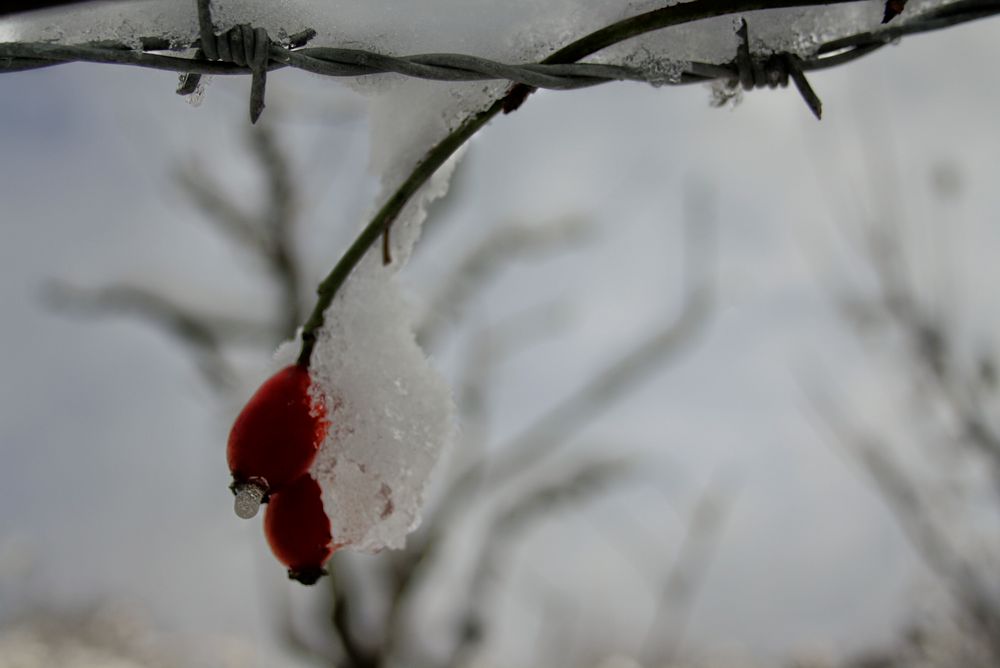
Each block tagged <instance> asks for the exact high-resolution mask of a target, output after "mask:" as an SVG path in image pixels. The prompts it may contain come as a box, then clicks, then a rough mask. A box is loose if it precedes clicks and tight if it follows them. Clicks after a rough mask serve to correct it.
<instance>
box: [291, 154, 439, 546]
mask: <svg viewBox="0 0 1000 668" xmlns="http://www.w3.org/2000/svg"><path fill="white" fill-rule="evenodd" d="M457 159H458V157H457V156H456V157H455V158H453V159H452V160H450V161H449V162H448V163H446V164H445V165H444V166H443V167H442V168H441V169H439V170H438V172H437V173H436V174H435V175H434V177H433V178H432V179H431V181H430V182H429V183H428V184H427V185H426V186H424V187H423V188H422V189H421V190H420V192H418V194H417V195H416V196H415V197H414V198H413V201H411V202H410V204H409V205H407V207H406V208H404V210H403V212H402V214H401V215H400V217H399V218H398V219H397V220H396V222H395V223H394V225H393V227H392V235H391V239H392V241H393V243H392V249H393V253H392V254H393V263H392V265H390V266H388V267H386V266H383V264H382V258H381V254H380V253H378V252H376V251H372V252H369V253H368V255H367V256H366V257H365V259H364V260H362V262H361V263H360V264H359V266H358V267H357V268H356V269H355V271H354V273H352V274H351V277H350V279H349V280H348V282H347V283H346V284H345V285H344V287H343V288H342V289H341V291H340V292H339V293H338V295H337V297H336V298H335V299H334V301H333V304H332V305H331V306H330V308H329V309H327V312H326V319H325V323H324V326H323V327H322V328H321V329H320V330H319V332H318V333H317V341H316V347H315V349H314V351H313V354H312V362H311V364H310V376H311V377H312V380H313V391H314V393H315V396H314V399H315V400H316V401H321V402H323V403H324V405H325V406H326V414H327V416H328V418H329V420H330V423H331V424H330V429H329V431H328V433H327V437H326V439H325V441H324V442H323V444H322V445H321V446H320V449H319V451H318V453H317V455H316V460H315V462H314V463H313V465H312V467H311V468H310V474H311V475H312V476H313V478H315V479H316V481H317V482H319V484H320V487H321V488H322V490H323V505H324V508H325V510H326V512H327V515H328V517H329V518H330V528H331V533H332V534H333V539H334V543H335V545H336V547H338V548H341V547H347V548H350V549H354V550H359V551H364V552H377V551H379V550H381V549H383V548H401V547H403V545H404V544H405V540H406V536H407V534H408V533H410V532H411V531H413V530H414V529H415V528H416V527H417V525H418V524H419V523H420V512H421V508H422V506H423V502H424V496H425V493H426V490H427V487H428V485H429V483H430V480H431V477H432V473H433V471H434V468H435V465H436V464H437V462H438V461H439V460H440V459H441V457H442V455H443V453H444V451H445V450H446V449H447V447H448V445H449V444H450V443H451V441H452V440H453V436H454V431H455V418H454V413H455V409H454V404H453V401H452V397H451V391H450V389H449V388H448V386H447V384H446V383H445V381H444V380H443V379H442V378H441V377H440V376H439V375H438V373H437V372H436V371H435V370H434V369H433V368H432V366H431V364H430V362H429V360H428V359H427V356H426V355H425V354H424V352H423V350H421V349H420V347H419V346H418V345H417V343H416V339H415V336H414V333H413V326H412V322H413V317H412V313H411V309H410V307H409V305H408V304H407V302H406V300H405V299H404V296H403V293H402V290H401V288H400V284H399V281H398V278H397V275H396V271H397V270H398V268H399V267H401V266H402V265H403V264H404V263H405V262H406V260H407V258H408V257H409V255H410V253H411V251H412V249H413V246H414V244H415V243H416V241H417V239H418V237H419V234H420V225H421V223H422V222H423V220H424V218H425V217H426V215H427V214H426V206H427V204H428V203H429V202H430V201H431V200H433V199H435V198H436V197H440V196H442V195H444V193H445V192H446V191H447V187H448V181H449V178H450V176H451V173H452V171H453V170H454V166H455V163H456V161H457ZM394 185H395V184H388V183H387V184H386V186H387V187H386V192H385V195H384V196H383V198H382V199H384V198H385V197H387V196H388V194H390V193H391V191H392V189H393V187H394ZM297 352H298V341H297V340H296V341H291V342H288V343H286V344H285V345H284V346H282V348H281V349H279V351H278V353H277V354H276V358H277V359H278V363H279V365H284V364H287V363H290V362H291V361H292V360H293V359H294V358H295V355H296V354H297Z"/></svg>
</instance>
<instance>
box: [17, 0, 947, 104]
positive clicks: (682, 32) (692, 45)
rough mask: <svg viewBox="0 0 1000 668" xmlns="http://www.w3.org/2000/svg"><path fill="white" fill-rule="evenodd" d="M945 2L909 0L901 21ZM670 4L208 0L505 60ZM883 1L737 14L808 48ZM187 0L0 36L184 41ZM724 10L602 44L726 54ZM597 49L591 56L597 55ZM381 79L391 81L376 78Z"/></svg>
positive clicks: (31, 19)
mask: <svg viewBox="0 0 1000 668" xmlns="http://www.w3.org/2000/svg"><path fill="white" fill-rule="evenodd" d="M944 1H945V0H923V1H922V2H919V1H917V0H911V2H910V3H908V6H907V9H906V11H905V12H904V15H903V17H902V20H904V21H905V19H906V17H907V16H908V15H913V14H914V13H916V12H919V11H921V10H925V9H928V8H930V7H934V6H937V5H940V4H943V2H944ZM671 4H678V3H674V2H670V1H669V0H668V1H664V0H633V1H632V2H625V3H621V2H608V1H607V0H546V2H538V1H537V0H507V1H505V2H495V0H411V1H410V2H403V3H400V2H392V3H388V2H379V1H377V0H371V1H368V2H357V1H356V0H297V1H291V0H288V1H285V2H276V1H275V0H213V1H212V5H211V6H212V12H213V19H214V23H215V26H216V28H217V29H218V30H220V31H221V30H226V29H228V28H231V27H232V26H234V25H237V24H242V23H249V24H252V25H254V26H255V27H262V28H266V29H267V30H268V31H269V32H270V34H271V35H272V37H275V38H277V39H279V40H280V39H282V38H283V37H286V36H288V35H291V34H295V33H298V32H300V31H302V30H303V29H305V28H311V29H313V30H315V31H316V37H315V38H314V39H313V41H312V45H315V46H337V47H349V48H360V49H371V50H374V51H378V52H382V53H389V54H394V55H405V54H412V53H429V52H431V53H442V52H455V53H466V54H471V55H477V56H484V57H488V58H496V59H501V60H506V61H509V62H525V61H535V60H538V59H539V58H542V57H544V56H546V55H548V54H549V53H551V52H552V51H553V50H555V49H557V48H559V47H560V46H563V45H565V44H567V43H569V42H570V41H573V40H574V39H577V38H578V37H581V36H582V35H585V34H586V33H588V32H591V31H593V30H597V29H598V28H601V27H604V26H606V25H608V24H610V23H613V22H615V21H618V20H620V19H623V18H626V17H628V16H634V15H636V14H640V13H643V12H646V11H649V10H652V9H657V8H660V7H664V6H667V5H671ZM884 4H885V3H884V0H863V1H861V2H850V3H843V4H838V5H830V6H816V7H800V8H787V9H772V10H759V11H753V12H745V13H743V14H742V16H744V17H746V18H747V20H748V22H749V23H750V30H751V35H752V39H753V41H754V45H755V46H756V47H757V48H759V49H761V50H762V51H765V52H767V51H774V50H784V49H792V50H797V51H802V52H807V51H808V50H809V49H810V48H813V47H815V45H816V44H818V43H819V42H820V41H823V40H828V39H833V38H836V37H842V36H845V35H848V34H852V33H855V32H858V31H861V30H871V29H875V28H878V27H879V26H880V24H881V19H882V15H883V11H884ZM195 7H196V3H195V0H119V1H116V2H104V3H102V2H91V3H87V4H85V5H76V6H71V7H66V8H60V9H55V10H50V11H44V12H38V13H29V14H23V15H18V16H15V17H13V18H8V19H4V20H3V21H0V36H2V37H3V39H4V40H22V41H48V40H53V41H58V42H63V43H75V42H84V41H92V40H116V41H120V42H124V43H126V44H138V40H139V38H141V37H149V36H160V37H168V38H170V39H172V40H174V41H175V42H177V43H182V42H184V41H185V40H186V41H187V42H188V43H189V42H190V41H191V40H193V39H194V38H195V37H196V36H197V34H198V25H197V19H196V14H195ZM735 45H736V42H735V37H734V28H733V20H732V17H718V18H713V19H706V20H701V21H695V22H692V23H688V24H685V25H681V26H675V27H671V28H667V29H663V30H658V31H655V32H652V33H648V34H646V35H643V36H641V37H638V38H634V39H631V40H627V41H626V42H624V43H622V44H621V45H617V46H614V47H612V52H614V53H620V54H623V55H631V56H632V57H635V56H636V55H637V54H641V53H642V52H647V53H650V54H655V55H656V56H657V57H659V58H662V59H664V60H667V61H685V60H703V61H705V62H711V63H721V62H727V61H729V60H731V59H732V57H733V55H734V54H735ZM605 57H606V56H597V58H598V59H603V58H605ZM378 80H379V81H380V82H382V85H384V86H391V85H394V83H395V82H398V81H400V80H401V77H395V76H391V75H388V76H386V75H383V76H380V77H378Z"/></svg>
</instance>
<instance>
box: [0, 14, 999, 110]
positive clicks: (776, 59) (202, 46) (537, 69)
mask: <svg viewBox="0 0 1000 668" xmlns="http://www.w3.org/2000/svg"><path fill="white" fill-rule="evenodd" d="M197 1H198V9H199V24H200V33H201V35H200V37H199V38H198V39H196V40H195V41H194V42H192V43H190V44H178V43H176V42H174V41H171V40H169V39H166V38H162V37H145V38H140V39H138V40H136V45H137V47H138V48H135V47H133V46H129V45H126V44H122V43H116V42H108V41H102V42H94V43H86V44H57V43H47V42H7V43H0V72H15V71H23V70H30V69H36V68H42V67H50V66H53V65H59V64H63V63H70V62H90V63H105V64H121V65H133V66H137V67H147V68H153V69H160V70H169V71H175V72H181V73H187V75H188V76H187V77H185V78H184V79H182V82H181V85H180V86H179V88H178V92H179V93H181V94H188V93H191V92H192V91H193V90H194V89H195V87H196V83H197V77H198V76H199V75H202V74H216V75H239V74H244V75H245V74H251V75H253V77H254V85H253V87H252V91H251V119H252V120H254V121H256V119H257V117H258V116H259V115H260V112H261V110H262V109H263V99H264V80H265V75H266V73H267V72H268V71H272V70H277V69H281V68H284V67H293V68H297V69H301V70H305V71H308V72H312V73H315V74H320V75H324V76H330V77H350V78H357V77H363V76H370V75H376V74H386V73H394V74H398V75H402V76H405V77H412V78H416V79H429V80H436V81H447V82H462V81H490V80H505V81H509V82H511V83H513V84H519V85H520V86H521V87H522V88H521V93H520V94H521V95H522V96H523V95H524V94H525V90H526V89H527V90H531V89H536V88H545V89H553V90H569V89H576V88H584V87H588V86H594V85H597V84H601V83H607V82H610V81H638V82H645V83H651V84H655V85H662V84H673V85H676V84H688V83H697V82H705V81H712V80H724V81H727V82H729V83H730V85H731V86H733V87H735V86H737V85H739V86H742V87H743V89H744V90H750V89H753V88H761V87H765V86H766V87H770V88H774V87H777V86H786V85H787V83H788V80H789V77H791V79H792V81H793V82H794V83H795V84H796V87H797V88H798V90H799V92H800V93H801V95H802V96H803V98H804V99H805V101H806V103H807V104H808V105H809V107H810V109H811V110H812V111H813V113H814V114H815V115H816V116H817V117H819V115H820V106H819V100H818V98H817V97H816V95H815V93H813V92H812V89H811V87H810V86H809V84H808V82H807V81H806V79H805V76H804V74H803V73H804V72H809V71H813V70H820V69H825V68H829V67H833V66H836V65H841V64H844V63H847V62H850V61H853V60H855V59H856V58H859V57H861V56H864V55H867V54H869V53H871V52H873V51H875V50H877V49H879V48H881V47H882V46H885V45H887V44H890V43H892V42H894V41H896V40H898V39H900V38H901V37H903V36H906V35H911V34H917V33H923V32H928V31H933V30H939V29H941V28H946V27H950V26H954V25H958V24H961V23H966V22H969V21H974V20H977V19H981V18H986V17H990V16H994V15H995V14H997V13H998V12H1000V0H958V1H957V2H945V3H944V4H940V5H938V6H935V7H932V8H931V9H929V10H926V11H922V12H920V13H919V14H917V15H916V16H911V17H908V18H907V20H906V21H905V22H901V23H899V24H897V25H890V26H883V27H880V28H878V29H875V30H865V31H862V32H858V33H856V34H854V35H850V36H847V37H840V38H836V39H832V40H829V41H826V42H822V43H820V44H819V45H818V47H817V48H814V49H812V50H811V53H810V54H808V55H800V54H797V53H789V52H767V51H766V50H765V52H764V53H757V54H754V53H751V50H750V38H749V35H748V30H747V23H746V21H745V20H744V21H743V23H742V26H741V27H740V29H739V30H738V32H737V34H738V35H739V38H740V48H739V50H738V53H737V56H736V58H734V59H733V60H732V61H730V62H728V63H722V64H719V63H710V62H699V61H687V62H682V63H679V66H678V68H677V69H676V71H674V72H671V73H670V75H669V76H667V77H664V75H663V73H662V72H651V71H648V70H643V69H641V68H638V67H635V66H630V65H624V64H607V63H581V62H575V61H577V60H579V57H580V56H575V54H573V53H565V54H564V53H563V51H565V50H560V51H557V52H556V53H555V54H553V55H552V56H550V57H549V58H546V59H545V60H543V61H541V62H536V63H524V64H509V63H503V62H498V61H496V60H492V59H489V58H484V57H480V56H472V55H466V54H458V53H430V54H418V55H411V56H393V55H387V54H384V53H377V52H374V51H371V50H366V49H352V48H334V47H306V46H304V45H305V44H306V43H308V41H309V40H310V39H311V38H312V36H313V35H314V34H315V33H314V31H312V30H306V31H302V32H300V33H297V34H296V35H292V36H291V37H288V38H286V39H284V40H282V41H281V42H274V41H272V40H271V39H270V38H269V36H268V35H267V32H266V31H264V30H263V29H261V28H257V29H253V28H251V27H250V26H249V25H237V26H235V27H233V28H231V29H229V30H228V31H225V32H224V33H221V34H217V33H215V31H214V28H213V27H212V22H211V15H210V13H209V2H208V0H197ZM843 2H845V0H695V1H694V2H688V3H684V4H680V5H672V6H670V7H665V8H662V9H657V10H652V11H649V12H646V13H644V14H640V15H638V16H633V17H630V18H628V19H625V20H622V21H619V22H617V23H615V24H613V25H609V26H607V28H605V29H604V30H601V31H598V32H597V33H593V34H592V35H591V36H590V37H594V40H593V41H595V42H597V43H596V44H593V45H591V47H590V48H584V49H580V52H581V53H584V54H585V55H587V54H589V53H593V52H594V51H596V50H599V49H601V48H604V47H605V46H609V45H611V44H614V43H618V42H620V41H623V40H624V39H628V38H630V37H634V36H636V35H640V34H643V33H646V32H650V31H653V30H658V29H661V28H664V27H668V26H672V25H678V24H680V23H688V22H691V21H695V20H699V19H704V18H712V17H717V16H725V15H735V14H741V13H744V12H749V11H755V10H760V9H777V8H789V7H807V6H818V5H819V6H822V5H835V4H841V3H843ZM749 29H750V30H751V31H752V30H753V26H752V24H751V25H750V26H749ZM598 33H601V34H598ZM601 40H603V41H604V44H601V43H600V41H601ZM581 41H582V40H581ZM574 44H576V43H574ZM594 47H596V48H594ZM191 49H195V50H196V51H195V53H194V55H193V56H189V57H179V56H176V55H166V54H165V53H164V52H171V51H174V52H180V51H185V50H186V51H190V50H191ZM516 106H517V104H512V105H508V108H507V109H505V110H506V111H510V110H511V108H512V107H513V108H516Z"/></svg>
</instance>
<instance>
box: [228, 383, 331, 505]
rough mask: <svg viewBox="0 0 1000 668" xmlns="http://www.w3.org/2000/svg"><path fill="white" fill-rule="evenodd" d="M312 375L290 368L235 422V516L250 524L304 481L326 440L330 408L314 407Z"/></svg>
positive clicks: (232, 447) (253, 399)
mask: <svg viewBox="0 0 1000 668" xmlns="http://www.w3.org/2000/svg"><path fill="white" fill-rule="evenodd" d="M310 383H311V380H310V378H309V370H308V369H307V368H305V367H303V366H299V365H293V366H289V367H285V368H284V369H282V370H281V371H279V372H277V373H276V374H274V375H273V376H271V377H270V378H268V379H267V380H266V381H265V382H264V384H263V385H261V386H260V388H259V389H258V390H257V392H256V393H255V394H254V395H253V396H252V397H250V401H248V402H247V404H246V406H244V407H243V410H242V411H241V412H240V414H239V415H238V416H237V418H236V422H235V423H233V429H232V431H231V432H230V433H229V445H228V448H227V451H226V455H227V458H228V460H229V470H230V472H231V473H232V474H233V484H232V489H233V492H234V493H235V494H236V504H235V508H236V514H237V515H239V516H240V517H243V518H250V517H253V516H254V515H256V514H257V509H258V508H259V507H260V504H261V503H262V502H264V501H266V500H267V499H268V497H269V495H271V494H275V493H277V492H279V491H280V490H281V489H282V488H283V487H284V486H286V485H288V484H289V483H291V482H292V481H294V480H296V479H298V478H299V477H301V476H302V475H303V474H304V473H305V472H306V471H307V470H308V469H309V466H310V465H311V464H312V462H313V459H315V457H316V451H317V450H318V449H319V446H320V444H322V443H323V439H324V438H325V437H326V430H327V428H328V426H329V423H328V422H327V420H326V411H325V408H324V407H323V406H322V404H320V405H314V404H313V400H312V397H311V396H310V393H309V387H310Z"/></svg>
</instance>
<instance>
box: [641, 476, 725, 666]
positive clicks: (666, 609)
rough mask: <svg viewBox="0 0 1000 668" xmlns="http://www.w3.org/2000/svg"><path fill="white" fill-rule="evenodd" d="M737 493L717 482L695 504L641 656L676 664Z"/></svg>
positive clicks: (653, 660)
mask: <svg viewBox="0 0 1000 668" xmlns="http://www.w3.org/2000/svg"><path fill="white" fill-rule="evenodd" d="M734 497H735V493H734V490H732V489H728V488H725V487H722V486H721V485H719V484H713V485H711V486H710V487H708V488H707V489H706V490H705V491H704V492H703V493H702V495H701V497H700V498H699V499H698V500H697V502H696V503H695V505H694V508H692V510H691V513H690V515H689V516H688V518H687V522H686V527H685V533H684V538H683V539H682V540H681V544H680V547H679V548H678V552H677V556H676V558H675V559H674V563H673V566H672V567H671V569H670V571H669V572H668V573H667V577H666V580H665V582H664V583H663V592H662V597H661V599H660V603H659V605H658V607H657V609H656V612H655V613H654V615H653V618H652V619H651V620H650V624H649V628H648V629H647V631H646V636H645V638H644V640H643V643H642V646H641V647H640V649H639V653H638V656H639V657H640V658H642V659H644V660H646V661H647V662H648V663H649V665H666V666H669V665H673V663H674V661H676V659H677V657H678V656H679V655H680V653H681V650H682V646H683V641H684V634H685V632H686V630H687V622H688V619H689V618H690V616H691V612H692V610H693V608H694V604H695V601H696V599H697V596H698V593H699V591H701V587H702V584H703V583H704V581H705V577H706V576H707V575H708V569H709V568H710V566H711V563H712V558H713V557H714V556H715V553H716V551H717V550H718V544H719V539H720V538H721V535H722V529H723V527H724V525H725V521H726V517H727V516H728V514H729V511H730V509H731V508H732V504H733V501H734Z"/></svg>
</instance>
